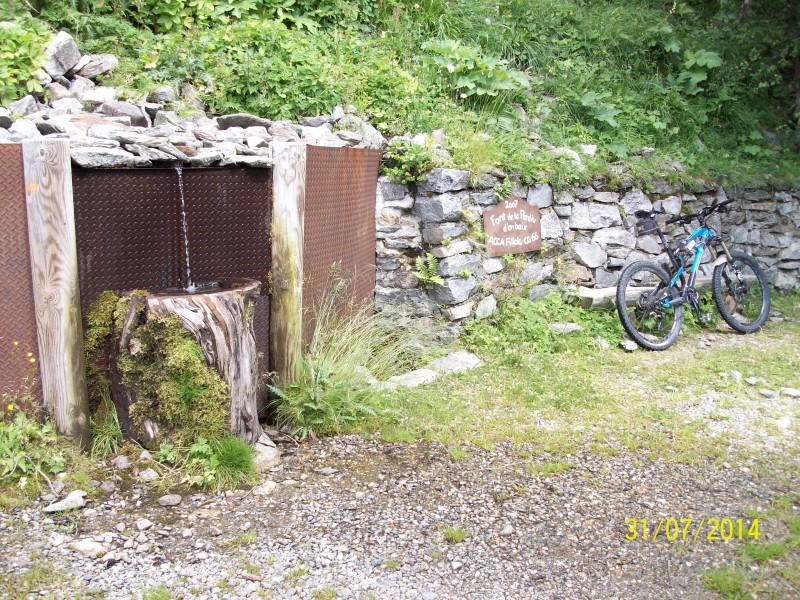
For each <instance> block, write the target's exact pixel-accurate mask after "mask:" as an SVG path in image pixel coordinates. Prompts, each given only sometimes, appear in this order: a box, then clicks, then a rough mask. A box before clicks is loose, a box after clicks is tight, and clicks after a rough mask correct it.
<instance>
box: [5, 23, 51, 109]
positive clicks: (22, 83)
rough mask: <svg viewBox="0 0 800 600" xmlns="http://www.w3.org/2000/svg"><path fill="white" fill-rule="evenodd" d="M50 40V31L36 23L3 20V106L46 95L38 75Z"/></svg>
mask: <svg viewBox="0 0 800 600" xmlns="http://www.w3.org/2000/svg"><path fill="white" fill-rule="evenodd" d="M48 36H49V32H48V31H47V28H46V27H44V26H43V25H42V24H41V23H39V22H37V21H34V20H32V19H24V20H15V21H2V20H0V104H3V105H6V106H7V105H8V104H9V103H10V102H12V101H14V100H16V99H18V98H19V97H21V96H24V95H25V94H30V93H35V92H41V91H42V83H41V82H40V81H39V78H38V77H37V75H38V74H39V73H41V72H42V71H41V67H42V65H43V64H44V61H45V55H44V47H45V44H46V43H47V38H48Z"/></svg>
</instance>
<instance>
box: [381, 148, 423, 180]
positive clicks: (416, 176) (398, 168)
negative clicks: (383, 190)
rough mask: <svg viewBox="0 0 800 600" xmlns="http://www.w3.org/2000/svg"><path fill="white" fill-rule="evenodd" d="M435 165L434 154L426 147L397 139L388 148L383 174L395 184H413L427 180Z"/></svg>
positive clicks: (384, 158)
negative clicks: (428, 173)
mask: <svg viewBox="0 0 800 600" xmlns="http://www.w3.org/2000/svg"><path fill="white" fill-rule="evenodd" d="M434 164H435V161H434V156H433V153H432V152H431V151H430V150H428V149H427V148H426V147H425V146H421V145H419V144H412V143H411V142H409V141H408V140H405V139H402V138H396V139H394V140H392V141H391V142H390V143H389V145H388V146H387V147H386V150H385V152H384V155H383V164H382V165H381V173H383V174H384V175H386V176H388V177H389V179H391V180H392V181H393V182H394V183H406V184H407V183H413V182H415V181H422V180H423V179H425V174H426V173H427V172H428V171H430V170H431V169H432V168H433V166H434Z"/></svg>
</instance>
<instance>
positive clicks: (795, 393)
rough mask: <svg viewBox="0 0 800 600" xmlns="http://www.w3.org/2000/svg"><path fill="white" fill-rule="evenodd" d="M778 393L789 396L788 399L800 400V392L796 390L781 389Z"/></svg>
mask: <svg viewBox="0 0 800 600" xmlns="http://www.w3.org/2000/svg"><path fill="white" fill-rule="evenodd" d="M780 391H781V394H783V395H784V396H789V397H790V398H800V390H798V389H795V388H788V387H784V388H781V390H780Z"/></svg>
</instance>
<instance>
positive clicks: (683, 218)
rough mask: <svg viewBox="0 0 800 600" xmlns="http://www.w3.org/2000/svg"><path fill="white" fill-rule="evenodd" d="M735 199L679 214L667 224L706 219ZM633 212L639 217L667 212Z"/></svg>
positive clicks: (645, 217) (721, 210)
mask: <svg viewBox="0 0 800 600" xmlns="http://www.w3.org/2000/svg"><path fill="white" fill-rule="evenodd" d="M733 201H734V199H733V198H730V199H728V200H725V201H724V202H720V203H718V204H717V203H714V204H712V205H711V206H706V207H705V208H703V210H701V211H700V212H698V213H691V214H688V215H678V216H677V217H673V218H671V219H667V221H666V224H667V225H671V224H673V223H689V222H691V221H694V220H695V219H705V218H706V217H708V216H709V215H711V214H712V213H714V212H716V211H720V212H724V210H723V207H724V206H726V205H727V204H730V203H731V202H733ZM633 214H634V216H635V217H637V218H638V219H654V218H655V217H656V216H657V215H663V214H666V213H664V211H663V210H637V211H636V212H635V213H633Z"/></svg>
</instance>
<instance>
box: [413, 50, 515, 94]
mask: <svg viewBox="0 0 800 600" xmlns="http://www.w3.org/2000/svg"><path fill="white" fill-rule="evenodd" d="M422 50H423V51H424V52H425V53H426V54H425V55H424V57H423V60H424V61H425V62H426V63H428V64H429V65H431V66H432V67H433V68H434V69H435V70H436V73H437V75H439V76H441V77H444V78H446V79H447V81H448V82H449V83H450V85H451V86H452V89H453V90H454V91H455V93H456V94H457V95H458V96H459V97H460V98H462V99H465V98H473V99H474V98H483V97H487V96H488V97H494V96H497V95H499V94H500V93H503V92H505V93H509V95H510V97H512V98H516V97H518V96H519V94H520V93H521V92H523V91H524V90H526V89H528V87H529V83H528V78H527V77H526V76H525V74H524V73H522V72H521V71H517V70H515V69H511V68H510V67H509V64H508V61H506V60H504V59H502V58H496V57H493V56H486V55H484V53H483V52H482V50H481V49H480V48H479V47H477V46H468V45H465V44H463V43H462V42H460V41H458V40H451V39H441V40H430V41H427V42H425V43H423V44H422Z"/></svg>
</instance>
